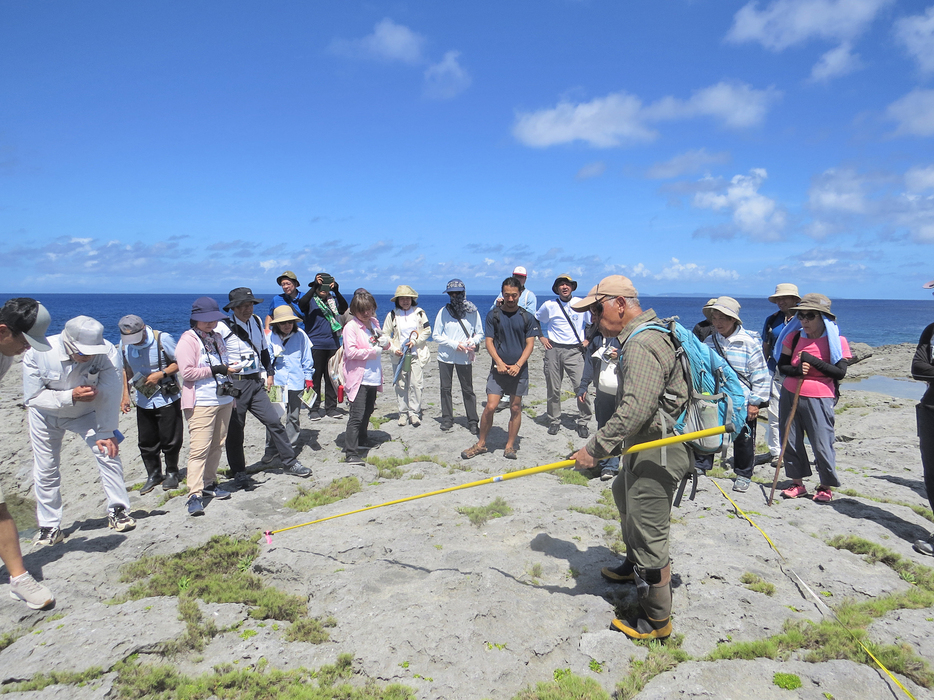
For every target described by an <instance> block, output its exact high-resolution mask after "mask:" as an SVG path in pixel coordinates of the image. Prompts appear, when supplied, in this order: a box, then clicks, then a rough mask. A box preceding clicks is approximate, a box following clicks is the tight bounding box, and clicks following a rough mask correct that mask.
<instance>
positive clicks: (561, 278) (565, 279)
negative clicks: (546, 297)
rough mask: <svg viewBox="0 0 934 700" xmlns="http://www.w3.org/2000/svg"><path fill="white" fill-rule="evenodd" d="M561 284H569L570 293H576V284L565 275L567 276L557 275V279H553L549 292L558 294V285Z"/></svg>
mask: <svg viewBox="0 0 934 700" xmlns="http://www.w3.org/2000/svg"><path fill="white" fill-rule="evenodd" d="M561 282H567V283H568V284H570V285H571V292H576V291H577V282H575V281H574V278H572V277H571V276H570V275H567V274H565V275H558V276H557V277H555V281H554V284H552V285H551V291H553V292H554V293H555V294H557V293H558V285H559V284H561Z"/></svg>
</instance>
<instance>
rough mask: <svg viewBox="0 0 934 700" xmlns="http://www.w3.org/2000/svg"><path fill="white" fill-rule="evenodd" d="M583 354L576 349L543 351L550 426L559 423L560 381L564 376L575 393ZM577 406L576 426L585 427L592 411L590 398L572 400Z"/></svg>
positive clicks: (578, 382) (582, 367)
mask: <svg viewBox="0 0 934 700" xmlns="http://www.w3.org/2000/svg"><path fill="white" fill-rule="evenodd" d="M584 362H586V360H585V359H584V353H582V352H581V351H580V350H578V349H577V348H556V347H553V348H551V349H550V350H545V392H546V395H547V396H548V417H549V418H550V419H551V423H552V425H557V424H558V423H560V422H561V381H562V379H563V378H564V376H567V378H568V379H569V380H570V381H571V391H572V392H573V393H575V394H576V393H577V387H578V386H579V385H580V383H581V375H582V374H583V373H584ZM574 403H576V404H577V410H578V416H577V424H578V425H587V423H588V421H590V416H592V415H593V410H592V409H591V408H590V397H589V396H587V395H586V394H585V395H584V400H583V401H578V400H577V399H576V398H575V399H574Z"/></svg>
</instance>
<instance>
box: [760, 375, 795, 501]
mask: <svg viewBox="0 0 934 700" xmlns="http://www.w3.org/2000/svg"><path fill="white" fill-rule="evenodd" d="M802 384H804V377H801V381H800V382H798V387H797V388H796V389H795V400H794V401H792V402H791V413H789V414H788V420H787V421H785V437H783V438H782V451H781V452H779V454H778V464H776V465H775V476H774V478H773V479H772V493H770V494H769V503H768V505H769V507H771V505H772V499H773V498H775V487H776V486H777V485H778V472H779V471H780V470H781V468H782V463H783V462H784V461H785V448H787V447H788V433H790V432H791V421H793V420H794V419H795V411H797V410H798V398H799V397H800V396H801V385H802Z"/></svg>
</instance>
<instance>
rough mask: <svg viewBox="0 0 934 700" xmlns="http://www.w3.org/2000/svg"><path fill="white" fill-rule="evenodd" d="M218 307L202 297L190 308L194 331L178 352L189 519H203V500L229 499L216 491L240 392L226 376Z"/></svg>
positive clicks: (227, 369) (187, 333)
mask: <svg viewBox="0 0 934 700" xmlns="http://www.w3.org/2000/svg"><path fill="white" fill-rule="evenodd" d="M224 317H225V316H224V314H223V312H222V311H221V310H220V309H219V308H218V306H217V302H216V301H214V299H211V298H210V297H200V298H198V299H196V300H195V302H194V303H193V304H192V305H191V330H187V331H185V332H184V333H182V336H181V338H179V339H178V346H177V347H176V348H175V357H176V360H177V361H178V370H179V373H180V374H181V376H182V380H183V382H182V411H183V412H184V414H185V419H186V420H187V421H188V437H189V441H190V443H191V444H190V448H189V452H188V514H189V515H203V514H204V502H203V497H204V496H209V497H211V498H218V499H223V498H230V493H228V492H227V491H225V490H224V489H222V488H220V487H219V486H218V485H217V465H218V464H219V463H220V458H221V452H222V451H223V449H224V442H225V441H226V439H227V426H228V425H229V424H230V414H231V412H232V409H233V401H234V396H236V394H238V393H239V392H238V391H237V390H236V387H234V386H233V385H232V384H231V383H230V380H229V379H228V378H227V374H228V373H233V372H239V369H236V368H230V367H228V366H227V346H226V344H225V343H224V339H223V338H222V337H221V335H220V333H215V332H214V329H215V328H216V327H217V322H218V321H220V320H221V319H222V318H224Z"/></svg>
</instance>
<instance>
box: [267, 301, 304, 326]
mask: <svg viewBox="0 0 934 700" xmlns="http://www.w3.org/2000/svg"><path fill="white" fill-rule="evenodd" d="M301 320H302V319H300V318H299V317H298V316H296V315H295V312H294V311H292V307H291V306H289V305H288V304H283V305H282V306H277V307H276V308H274V309H273V310H272V321H271V323H285V322H286V321H295V322H296V323H301Z"/></svg>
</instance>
